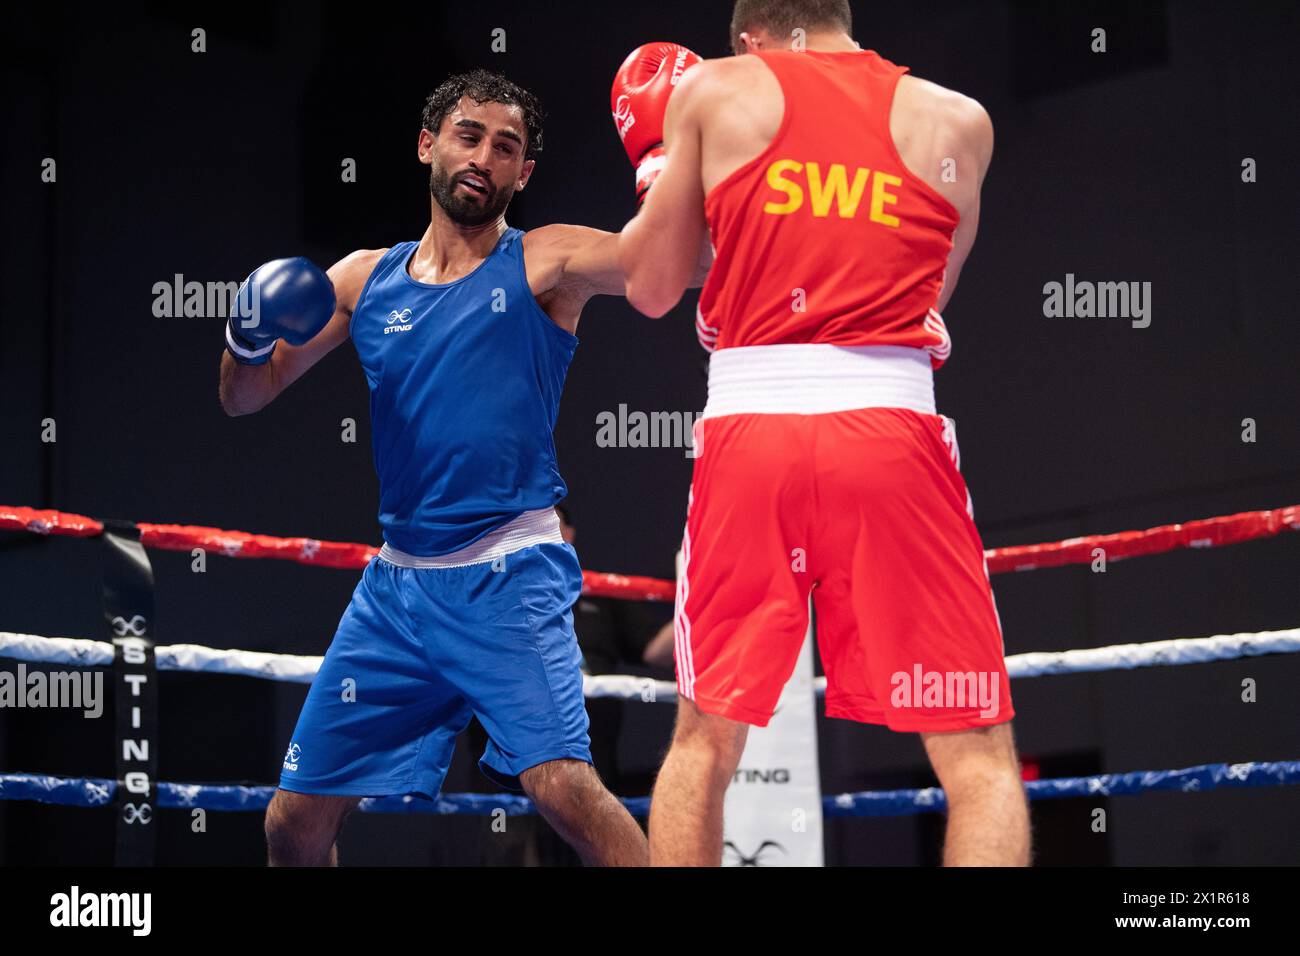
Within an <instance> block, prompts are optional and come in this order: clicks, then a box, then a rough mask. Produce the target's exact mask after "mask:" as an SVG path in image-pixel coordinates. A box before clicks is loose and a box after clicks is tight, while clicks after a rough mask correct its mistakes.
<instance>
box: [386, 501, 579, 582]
mask: <svg viewBox="0 0 1300 956" xmlns="http://www.w3.org/2000/svg"><path fill="white" fill-rule="evenodd" d="M547 543H550V544H563V543H564V537H563V536H562V535H561V534H560V517H559V515H557V514H556V513H555V509H554V508H539V509H537V510H536V511H525V512H523V513H521V514H520V515H518V516H517V517H514V518H511V519H510V520H509V521H508V522H506V523H505V524H503V525H502V526H501V527H499V528H497V529H496V530H495V531H489V532H488V533H487V534H485V535H483V537H481V538H479V539H478V540H477V541H475V542H474V543H473V544H471V545H469V546H468V547H465V548H461V549H460V550H459V551H453V552H451V553H450V554H440V555H437V556H436V557H431V558H425V557H420V556H419V555H415V554H407V553H406V552H405V551H398V550H397V549H396V548H394V547H393V546H392V545H391V544H389V543H388V542H387V541H385V542H384V546H383V547H382V548H380V549H379V557H380V559H381V560H383V561H387V562H388V563H389V564H395V565H397V566H398V567H399V568H462V567H465V566H466V565H470V564H486V563H487V562H489V561H495V560H496V559H497V558H499V557H502V556H503V555H507V554H511V553H513V552H515V551H521V550H523V549H524V548H530V547H532V546H533V545H535V544H547Z"/></svg>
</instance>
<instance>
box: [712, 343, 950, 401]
mask: <svg viewBox="0 0 1300 956" xmlns="http://www.w3.org/2000/svg"><path fill="white" fill-rule="evenodd" d="M855 408H909V409H911V410H912V411H915V412H920V413H921V414H923V415H933V414H935V410H934V372H933V370H932V369H931V368H930V355H929V353H928V352H926V351H925V350H924V349H909V348H903V347H902V346H897V345H848V346H845V345H821V344H806V345H746V346H741V347H740V348H730V349H719V350H718V351H716V352H714V353H713V354H712V355H711V356H710V357H709V401H708V404H706V405H705V406H704V414H703V415H702V416H701V418H702V419H704V418H718V417H720V416H722V415H742V414H760V415H762V414H767V415H780V414H795V415H820V414H823V413H826V412H846V411H850V410H852V409H855Z"/></svg>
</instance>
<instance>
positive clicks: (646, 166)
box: [609, 42, 700, 207]
mask: <svg viewBox="0 0 1300 956" xmlns="http://www.w3.org/2000/svg"><path fill="white" fill-rule="evenodd" d="M699 62H700V57H699V56H698V55H696V54H695V53H692V52H691V51H690V50H688V49H687V48H686V47H684V46H681V45H680V44H677V43H666V42H661V43H647V44H646V45H645V46H641V47H637V48H636V49H635V50H633V51H632V52H631V53H630V54H628V58H627V59H626V60H624V61H623V65H622V66H620V67H619V68H618V72H617V73H616V74H614V88H613V89H612V90H610V93H609V108H610V110H611V111H612V112H613V114H614V126H615V128H616V129H617V130H618V136H619V139H621V140H623V148H624V149H625V150H627V158H628V159H630V160H631V161H632V165H633V166H635V167H636V204H637V206H638V207H639V206H640V205H641V203H643V202H644V201H645V195H646V193H647V192H648V191H649V189H650V184H651V183H653V182H654V181H655V178H656V177H658V175H659V172H660V170H662V169H663V165H664V115H665V114H666V113H667V112H668V97H670V96H672V94H673V88H674V87H675V86H677V83H678V81H679V80H681V78H682V74H683V73H685V72H686V71H687V70H689V69H690V68H691V67H693V66H694V65H695V64H696V63H699Z"/></svg>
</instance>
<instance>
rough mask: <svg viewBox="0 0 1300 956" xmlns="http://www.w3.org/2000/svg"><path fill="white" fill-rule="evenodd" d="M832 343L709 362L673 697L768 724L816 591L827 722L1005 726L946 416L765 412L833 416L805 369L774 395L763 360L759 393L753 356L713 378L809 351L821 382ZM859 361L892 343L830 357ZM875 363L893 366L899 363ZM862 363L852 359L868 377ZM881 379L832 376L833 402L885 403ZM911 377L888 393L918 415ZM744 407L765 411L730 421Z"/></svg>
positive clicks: (991, 629) (994, 637) (985, 601)
mask: <svg viewBox="0 0 1300 956" xmlns="http://www.w3.org/2000/svg"><path fill="white" fill-rule="evenodd" d="M830 348H833V347H829V346H819V345H811V346H761V347H756V348H741V349H728V350H723V351H720V352H717V353H715V354H714V357H713V359H712V363H714V364H713V365H712V367H711V370H710V393H709V407H708V408H706V410H705V415H704V417H703V418H702V419H701V420H700V421H699V422H698V423H697V424H696V431H695V438H696V454H697V457H696V462H695V475H694V478H693V481H692V484H691V499H690V505H689V510H688V515H687V523H686V533H685V537H684V540H683V544H682V558H683V569H682V573H681V576H680V578H679V580H678V587H677V612H676V621H675V627H674V630H675V635H676V657H677V687H678V692H679V693H680V695H681V696H682V697H685V698H688V699H691V700H693V701H695V703H696V705H697V706H698V707H699V708H700V709H701V710H703V711H704V712H705V713H710V714H718V715H721V716H723V717H728V718H730V719H732V720H737V721H743V722H745V723H749V724H756V725H758V726H765V725H766V724H767V722H768V720H769V719H770V718H771V716H772V713H773V711H774V709H775V707H776V703H777V699H778V698H779V697H780V695H781V691H782V689H783V688H784V686H785V684H786V682H787V681H788V680H789V678H790V675H791V674H792V673H793V671H794V667H795V663H796V661H797V658H798V656H799V651H800V649H801V647H802V645H803V641H804V637H805V634H806V632H807V628H808V608H809V596H810V595H811V598H812V606H813V609H814V613H815V616H816V641H817V646H818V649H819V651H820V654H821V659H822V664H823V666H824V668H825V671H826V681H827V690H826V714H827V716H829V717H842V718H846V719H849V720H856V721H861V722H864V723H872V724H883V725H886V726H888V727H889V728H890V729H892V730H896V731H918V732H927V733H933V732H948V731H957V730H965V729H969V728H973V727H981V726H990V725H994V724H1000V723H1004V722H1006V721H1009V720H1011V719H1012V718H1013V717H1014V716H1015V711H1014V710H1013V708H1012V704H1011V692H1010V685H1009V682H1008V679H1007V671H1006V665H1005V663H1004V661H1003V640H1002V629H1001V624H1000V622H999V619H998V613H997V607H996V605H995V602H994V599H993V591H992V588H991V587H990V584H989V578H988V569H987V566H986V564H985V561H984V549H983V546H982V544H981V542H980V538H979V532H978V531H977V530H976V528H975V523H974V520H973V518H972V514H971V504H970V495H969V493H968V491H967V489H966V483H965V481H964V480H963V479H962V476H961V473H960V471H959V470H958V467H959V462H960V459H959V456H958V449H957V439H956V429H955V426H954V424H953V422H952V420H951V419H948V418H946V417H944V416H941V415H936V414H933V413H929V412H927V411H917V410H916V408H915V407H857V408H851V409H845V410H836V411H830V412H818V413H773V412H769V411H766V409H767V408H771V407H796V408H808V407H811V408H822V407H825V396H824V394H823V395H822V396H820V397H818V396H813V397H812V398H811V399H810V398H809V396H808V394H807V391H808V389H807V379H806V378H803V377H802V376H801V377H800V382H801V384H800V388H799V390H797V391H791V390H790V389H787V388H784V387H783V386H782V385H779V384H778V385H776V386H775V387H773V383H772V381H771V378H772V376H771V375H770V374H767V373H770V372H771V368H770V364H771V359H770V358H769V357H768V356H766V355H765V356H763V357H762V358H763V370H764V372H765V375H764V379H765V380H764V382H763V389H762V391H763V394H764V396H766V397H765V398H763V399H761V400H757V401H756V400H755V399H754V397H753V391H754V381H755V378H754V377H753V376H752V375H751V374H749V373H750V372H752V371H753V370H754V362H753V360H752V357H750V358H745V357H743V356H739V355H737V359H738V360H740V361H728V362H727V363H726V367H725V368H724V369H723V371H730V372H735V371H737V369H739V368H740V367H741V366H742V365H743V366H744V368H745V372H746V377H747V378H748V379H749V382H748V384H745V385H742V386H739V387H736V386H735V385H734V381H733V379H732V377H729V376H725V375H719V374H715V373H717V372H719V369H718V366H717V364H716V363H717V362H718V356H726V355H727V353H729V352H734V353H742V352H745V353H759V352H769V351H771V350H805V351H804V352H803V353H802V354H798V355H796V358H797V359H798V361H797V364H798V365H799V366H805V365H806V363H807V361H808V359H809V358H813V359H815V361H816V364H817V366H818V367H819V368H821V371H822V373H823V376H826V375H827V372H828V370H827V368H826V367H825V366H824V364H823V363H824V359H825V358H826V357H830V358H834V359H836V360H839V359H840V358H842V356H841V355H837V354H833V353H832V354H830V355H829V356H827V355H824V354H822V353H821V351H820V350H824V349H830ZM808 350H818V351H814V352H811V354H810V353H809V351H808ZM856 351H861V352H863V353H872V354H871V355H870V357H871V358H872V360H873V361H877V360H879V359H880V358H881V355H880V354H879V353H881V352H882V351H884V352H886V353H888V352H889V351H891V350H882V349H881V348H880V347H875V348H870V349H861V350H855V349H837V350H836V352H837V353H853V352H856ZM892 351H893V352H898V353H911V352H914V351H915V352H917V353H918V355H917V356H916V357H915V361H912V359H911V358H909V359H908V361H907V362H906V363H904V375H903V378H904V380H906V379H907V378H908V377H913V378H915V377H917V376H921V377H922V378H924V377H925V376H928V374H929V365H928V357H925V356H924V353H923V352H921V351H920V350H911V349H894V350H892ZM788 358H790V356H789V355H788V354H787V355H785V356H782V357H781V360H782V361H784V360H785V359H788ZM884 358H886V359H888V362H887V363H886V368H887V369H888V371H889V372H890V373H891V374H892V373H894V372H897V371H898V361H897V358H898V357H897V356H894V355H890V354H885V355H884ZM921 363H924V373H922V372H921V371H920V368H921ZM831 364H832V365H834V364H835V363H834V362H832V363H831ZM858 364H860V361H859V360H858V359H856V358H852V356H850V372H851V374H850V378H851V379H853V380H855V381H859V382H860V381H862V380H863V376H862V372H863V369H861V368H857V367H853V366H855V365H858ZM877 364H878V363H877ZM831 371H832V372H833V369H832V370H831ZM879 371H880V369H879V367H877V368H875V369H873V370H872V375H871V376H870V379H871V382H870V385H869V386H868V392H869V394H866V395H857V396H855V395H854V391H855V386H854V385H853V384H852V383H850V384H849V387H847V388H845V387H844V384H845V383H844V382H843V381H841V382H840V383H839V387H838V388H837V390H836V391H837V394H838V395H839V397H838V398H836V399H835V401H837V402H841V403H842V402H845V401H849V402H852V401H855V400H857V401H862V400H864V399H869V398H873V397H879V393H880V390H881V388H882V384H881V383H882V381H885V382H886V387H887V386H888V382H889V380H890V376H883V377H882V376H880V375H879V374H876V373H878V372H879ZM829 378H830V379H831V380H834V378H835V376H834V375H833V374H831V375H829ZM925 380H927V381H928V379H925ZM786 381H787V384H788V380H786ZM898 384H899V383H898V381H894V385H895V386H897V385H898ZM914 384H915V383H914V382H913V383H911V384H909V383H908V382H907V381H903V383H902V397H901V398H900V397H898V396H897V395H896V396H895V398H894V400H896V401H898V402H899V403H900V404H906V405H910V406H918V407H920V408H922V409H925V408H926V401H925V398H924V389H921V397H920V398H917V397H916V395H915V394H913V393H914V392H915V391H916V390H915V389H913V387H912V386H913V385H914ZM719 385H721V386H723V387H718V386H719ZM929 394H930V395H931V396H932V394H933V392H932V391H931V392H930V393H929ZM738 396H739V400H737V398H738ZM773 396H775V397H773ZM931 401H932V399H931ZM742 407H743V408H755V407H758V408H760V409H764V410H763V411H760V412H737V411H734V409H736V408H742Z"/></svg>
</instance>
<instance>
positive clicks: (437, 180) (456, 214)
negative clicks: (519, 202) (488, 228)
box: [429, 163, 515, 226]
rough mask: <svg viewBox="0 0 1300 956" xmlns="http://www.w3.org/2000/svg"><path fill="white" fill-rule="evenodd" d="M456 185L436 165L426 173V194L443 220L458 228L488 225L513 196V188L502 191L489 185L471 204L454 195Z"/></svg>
mask: <svg viewBox="0 0 1300 956" xmlns="http://www.w3.org/2000/svg"><path fill="white" fill-rule="evenodd" d="M458 175H459V176H465V175H467V174H466V173H460V174H458ZM479 178H480V179H485V178H486V177H483V176H479ZM458 182H459V180H458V179H457V178H453V177H452V175H451V173H449V172H447V171H446V170H445V169H443V168H442V167H441V166H440V165H438V164H437V163H435V164H433V166H432V168H431V169H430V171H429V195H431V196H432V197H433V198H434V200H435V201H436V202H437V203H438V205H439V206H441V207H442V211H443V212H445V213H446V214H447V218H448V219H450V220H451V221H452V222H454V223H455V224H456V225H458V226H481V225H483V224H484V223H488V222H491V221H492V220H493V219H496V218H497V217H498V216H499V215H501V213H502V212H504V211H505V208H506V206H508V205H510V200H511V198H513V197H514V194H515V191H514V190H513V189H503V188H501V187H498V186H495V185H493V184H492V183H490V182H489V183H488V192H487V194H486V195H483V196H480V197H479V198H478V200H477V201H475V200H473V199H471V198H470V197H468V196H466V195H465V194H464V193H458V192H456V186H457V183H458Z"/></svg>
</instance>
